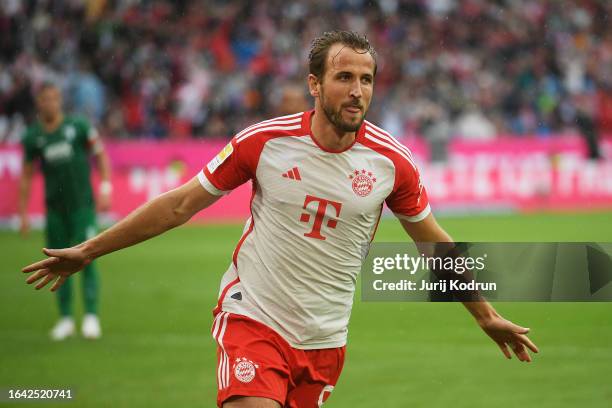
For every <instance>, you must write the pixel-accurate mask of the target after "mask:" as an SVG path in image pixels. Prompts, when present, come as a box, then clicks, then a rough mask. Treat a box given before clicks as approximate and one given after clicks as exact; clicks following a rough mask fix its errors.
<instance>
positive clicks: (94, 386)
mask: <svg viewBox="0 0 612 408" xmlns="http://www.w3.org/2000/svg"><path fill="white" fill-rule="evenodd" d="M440 222H441V224H442V225H443V226H444V227H445V228H446V229H447V230H448V231H449V232H450V233H451V234H452V235H453V237H454V238H455V239H457V240H473V241H487V240H495V241H610V240H612V213H590V214H534V215H521V216H517V215H514V216H494V217H479V218H446V219H440ZM240 232H241V226H240V225H218V226H206V227H203V226H186V227H182V228H179V229H177V230H175V231H172V232H170V233H168V234H166V235H165V236H162V237H158V238H156V239H154V240H151V241H149V242H147V243H144V244H142V245H140V246H137V247H133V248H130V249H127V250H124V251H122V252H118V253H115V254H112V255H109V256H107V257H105V258H103V259H101V260H100V261H99V264H100V269H101V271H102V304H101V318H102V322H103V330H104V336H103V338H102V339H101V340H100V341H97V342H88V341H85V340H83V339H81V338H78V337H77V338H74V339H70V340H68V341H66V342H62V343H53V342H51V341H50V340H48V336H47V333H48V330H49V328H50V327H51V326H52V324H53V323H54V321H55V319H56V317H57V314H56V313H57V312H56V307H55V302H54V298H53V296H52V294H51V293H49V292H48V291H47V290H45V291H44V292H36V291H34V290H33V288H32V287H30V286H27V285H25V283H24V280H25V275H23V274H21V272H19V270H20V268H21V267H22V266H23V265H25V264H27V263H30V262H32V261H34V260H37V259H38V258H39V257H40V252H39V250H40V247H41V246H42V243H43V241H42V235H41V234H40V233H34V234H32V235H31V236H30V237H29V238H28V239H27V240H22V239H20V238H19V236H18V235H17V234H15V233H9V232H1V233H0V248H1V249H0V252H1V253H2V258H1V259H2V263H1V264H0V265H1V266H0V284H1V286H2V296H1V297H0V299H1V308H0V322H1V327H2V331H1V336H0V356H1V359H0V361H1V364H0V388H4V389H6V388H9V387H14V388H32V387H37V388H50V387H51V388H59V387H72V388H73V389H74V390H75V400H74V401H73V402H72V403H70V404H67V405H66V404H45V406H49V407H50V406H54V405H57V406H60V407H68V406H71V407H92V408H95V407H147V408H153V407H164V408H165V407H177V408H178V407H181V408H183V407H213V406H215V402H214V401H215V395H216V384H215V378H216V377H215V373H216V371H215V344H214V342H213V339H212V338H211V336H210V334H209V332H210V325H211V322H212V316H211V310H212V308H213V306H214V304H215V302H216V295H217V290H218V285H219V279H220V276H221V274H222V273H223V272H224V271H225V269H226V266H227V265H228V263H229V261H230V256H231V252H232V250H233V247H234V245H235V244H236V241H237V240H238V238H239V235H240ZM404 239H406V237H405V235H404V233H403V232H402V230H401V227H400V225H399V223H397V222H396V221H395V220H392V219H388V220H384V221H383V222H382V223H381V226H380V228H379V232H378V235H377V241H400V240H404ZM77 283H78V285H75V286H74V289H79V288H80V277H79V280H78V281H77ZM75 295H77V296H76V297H77V300H78V302H77V310H79V311H80V310H81V299H80V293H75ZM496 306H497V309H498V310H499V311H500V312H501V313H502V314H503V315H504V316H505V317H507V318H509V319H511V320H513V321H515V322H516V323H518V324H522V325H525V326H528V327H531V329H532V334H531V336H532V338H533V340H534V341H535V342H536V343H537V344H538V346H539V347H540V349H541V353H540V354H539V355H537V356H535V361H534V363H532V364H522V363H519V362H518V361H517V360H516V359H513V360H511V361H508V360H505V359H504V358H503V356H502V354H501V353H500V352H499V350H498V348H497V346H496V345H495V344H493V342H491V341H490V340H489V339H488V338H487V337H486V336H485V335H484V333H482V332H481V331H480V329H479V328H478V327H477V326H476V324H475V323H474V322H473V320H472V318H471V317H470V316H469V315H468V313H467V312H466V311H465V310H463V307H462V306H461V305H460V304H416V303H388V304H380V303H362V302H361V301H359V300H356V302H355V307H354V309H353V315H352V319H351V325H350V334H349V343H348V352H347V361H346V365H345V369H344V373H343V375H342V376H341V378H340V381H339V383H338V385H337V387H336V390H335V391H334V392H333V394H332V396H331V397H330V399H329V401H328V403H326V405H325V406H326V407H330V408H333V407H337V408H340V407H350V408H358V407H442V406H453V407H455V408H459V407H495V408H505V407H518V406H521V407H543V408H544V407H555V408H558V407H610V406H612V382H611V381H612V380H611V379H612V303H537V304H536V303H500V304H497V305H496ZM0 406H8V404H3V403H1V402H0ZM15 406H30V404H23V403H19V404H15Z"/></svg>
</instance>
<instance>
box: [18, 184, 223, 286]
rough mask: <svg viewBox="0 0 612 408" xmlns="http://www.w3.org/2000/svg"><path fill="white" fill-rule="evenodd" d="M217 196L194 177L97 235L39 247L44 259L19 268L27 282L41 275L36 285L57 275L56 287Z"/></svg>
mask: <svg viewBox="0 0 612 408" xmlns="http://www.w3.org/2000/svg"><path fill="white" fill-rule="evenodd" d="M219 198H220V196H217V195H213V194H211V193H209V192H208V191H207V190H205V189H204V188H203V187H202V185H201V184H200V182H199V181H198V179H197V177H194V178H193V179H191V180H190V181H189V182H187V183H185V184H183V185H182V186H180V187H178V188H176V189H174V190H171V191H168V192H167V193H164V194H162V195H160V196H159V197H157V198H155V199H153V200H151V201H149V202H148V203H146V204H144V205H142V206H141V207H139V208H138V209H136V210H135V211H133V212H132V213H131V214H129V215H128V216H127V217H125V218H124V219H123V220H121V221H120V222H118V223H117V224H115V225H114V226H112V227H111V228H109V229H107V230H106V231H104V232H102V233H100V234H99V235H97V236H95V237H93V238H91V239H89V240H87V241H85V242H83V243H81V244H79V245H77V246H75V247H72V248H66V249H46V248H45V249H43V252H44V253H45V255H47V256H48V258H47V259H44V260H42V261H39V262H36V263H34V264H32V265H29V266H27V267H25V268H24V269H23V272H25V273H30V272H35V273H34V274H32V275H31V276H30V277H29V278H28V279H27V281H26V282H27V283H29V284H30V283H33V282H35V281H37V280H39V279H41V278H44V279H43V280H42V281H41V282H40V283H38V284H37V285H36V289H40V288H42V287H43V286H45V285H46V284H47V283H49V282H51V281H52V280H54V279H56V278H59V279H57V280H56V282H55V283H54V284H53V286H52V287H51V290H52V291H55V290H57V288H59V287H60V286H61V285H62V284H63V283H64V281H65V280H66V278H67V277H68V276H70V275H72V274H73V273H75V272H78V271H79V270H81V269H83V268H84V267H85V266H86V265H88V264H89V263H90V262H91V261H93V260H94V259H96V258H99V257H101V256H103V255H106V254H108V253H110V252H114V251H117V250H120V249H123V248H127V247H129V246H132V245H135V244H137V243H139V242H142V241H146V240H147V239H150V238H153V237H155V236H157V235H160V234H162V233H164V232H166V231H168V230H170V229H172V228H174V227H177V226H179V225H182V224H184V223H185V222H187V221H188V220H189V219H190V218H191V217H192V216H193V215H195V214H196V213H197V212H198V211H200V210H202V209H204V208H206V207H208V206H210V205H211V204H213V203H214V202H215V201H217V199H219Z"/></svg>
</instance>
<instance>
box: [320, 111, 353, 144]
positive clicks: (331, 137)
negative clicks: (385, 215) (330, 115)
mask: <svg viewBox="0 0 612 408" xmlns="http://www.w3.org/2000/svg"><path fill="white" fill-rule="evenodd" d="M310 131H311V132H312V137H313V138H314V139H315V140H316V141H317V143H319V144H320V145H321V146H323V147H324V148H325V149H327V150H331V151H342V150H344V149H346V148H347V147H349V146H350V145H351V144H353V142H354V141H355V137H356V132H344V131H342V130H340V129H338V128H337V127H336V126H334V125H333V124H332V123H331V122H330V121H329V120H328V119H327V116H325V112H323V108H321V107H319V106H315V112H314V114H313V115H312V116H311V117H310Z"/></svg>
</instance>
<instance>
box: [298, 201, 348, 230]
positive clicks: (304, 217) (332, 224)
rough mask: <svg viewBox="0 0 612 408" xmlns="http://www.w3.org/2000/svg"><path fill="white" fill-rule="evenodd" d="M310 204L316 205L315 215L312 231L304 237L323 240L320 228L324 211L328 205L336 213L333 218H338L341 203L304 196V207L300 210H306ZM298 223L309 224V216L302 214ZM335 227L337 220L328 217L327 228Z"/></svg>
mask: <svg viewBox="0 0 612 408" xmlns="http://www.w3.org/2000/svg"><path fill="white" fill-rule="evenodd" d="M311 202H315V203H318V205H317V213H316V214H315V219H314V222H313V224H312V230H311V231H310V232H307V233H305V234H304V236H305V237H309V238H314V239H320V240H325V239H326V237H324V236H323V235H321V227H322V225H323V221H324V220H325V217H326V214H325V210H326V209H327V205H328V204H329V205H331V206H332V207H333V208H334V210H335V211H336V215H335V217H339V216H340V209H341V208H342V203H338V202H335V201H330V200H326V199H324V198H319V197H314V196H311V195H306V199H305V200H304V207H302V208H303V209H306V208H307V207H308V204H310V203H311ZM300 221H301V222H306V223H307V222H310V214H308V213H306V212H305V213H302V216H301V217H300ZM336 225H338V220H337V219H333V218H329V217H328V220H327V226H328V227H329V228H336Z"/></svg>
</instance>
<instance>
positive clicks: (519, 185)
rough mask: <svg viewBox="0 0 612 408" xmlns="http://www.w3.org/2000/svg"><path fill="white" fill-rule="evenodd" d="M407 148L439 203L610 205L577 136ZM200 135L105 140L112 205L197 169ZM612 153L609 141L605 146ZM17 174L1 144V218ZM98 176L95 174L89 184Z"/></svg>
mask: <svg viewBox="0 0 612 408" xmlns="http://www.w3.org/2000/svg"><path fill="white" fill-rule="evenodd" d="M403 142H404V144H406V145H407V146H409V147H410V149H411V150H412V151H413V153H414V155H415V157H416V158H417V161H418V162H419V166H420V169H421V174H422V177H423V182H424V184H425V186H426V187H427V189H428V192H429V196H430V199H431V203H432V207H434V209H438V210H466V209H471V210H474V211H478V209H487V210H490V209H495V208H500V209H509V210H516V211H530V210H540V209H542V210H544V209H546V210H562V209H585V210H588V209H596V208H612V161H611V160H609V159H608V160H607V161H598V162H589V161H588V160H586V159H585V149H584V144H583V142H582V140H581V139H580V138H578V137H572V136H567V137H566V136H563V137H554V138H548V139H515V138H512V139H511V138H501V139H497V140H495V141H488V142H474V141H454V142H453V143H451V144H450V145H449V146H448V160H447V161H446V162H444V163H432V162H430V161H429V160H428V156H429V154H428V149H427V146H426V145H425V144H424V143H423V142H422V141H420V140H419V139H409V140H404V141H403ZM225 143H226V142H225V141H206V142H188V143H185V142H181V143H177V142H150V141H138V142H108V143H107V149H108V152H109V155H110V157H111V161H112V164H113V176H112V178H113V185H114V191H113V207H112V211H111V216H112V217H113V218H119V217H122V216H124V215H126V214H127V213H129V212H130V211H132V210H133V209H134V208H136V207H137V206H139V205H140V204H142V203H144V202H145V201H147V200H149V199H151V198H153V197H155V196H157V195H159V194H161V193H163V192H164V191H167V190H170V189H172V188H174V187H176V186H178V185H180V184H181V183H183V182H185V181H186V180H188V179H189V178H191V177H193V176H194V175H195V174H197V172H198V171H199V170H200V169H201V168H202V167H203V166H204V165H205V164H206V163H207V162H208V160H209V159H211V158H212V157H213V156H214V155H215V154H216V153H217V152H218V151H219V150H220V149H222V148H223V146H224V145H225ZM603 148H604V151H607V157H611V155H610V153H612V144H611V143H609V142H607V143H605V144H604V146H603ZM20 173H21V150H20V148H19V147H15V146H13V147H1V146H0V197H1V200H0V219H2V220H5V221H6V220H8V219H11V218H14V217H15V214H16V213H17V198H18V181H19V175H20ZM95 181H96V175H95V174H94V183H95ZM42 183H43V182H42V178H41V176H40V175H37V176H36V178H35V180H34V186H33V191H32V198H31V200H30V201H31V202H30V212H31V214H33V215H36V214H38V215H40V214H42V213H43V211H44V204H43V184H42ZM250 195H251V191H250V185H244V186H242V187H240V188H238V189H236V190H235V191H233V192H232V193H230V194H229V195H228V196H227V197H224V198H223V199H222V200H219V201H218V202H217V203H215V204H214V205H213V206H212V207H211V208H209V209H207V210H205V211H202V212H201V213H200V214H198V215H197V216H196V219H197V220H201V221H228V220H241V219H245V218H246V217H248V215H249V209H248V203H249V199H250Z"/></svg>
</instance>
